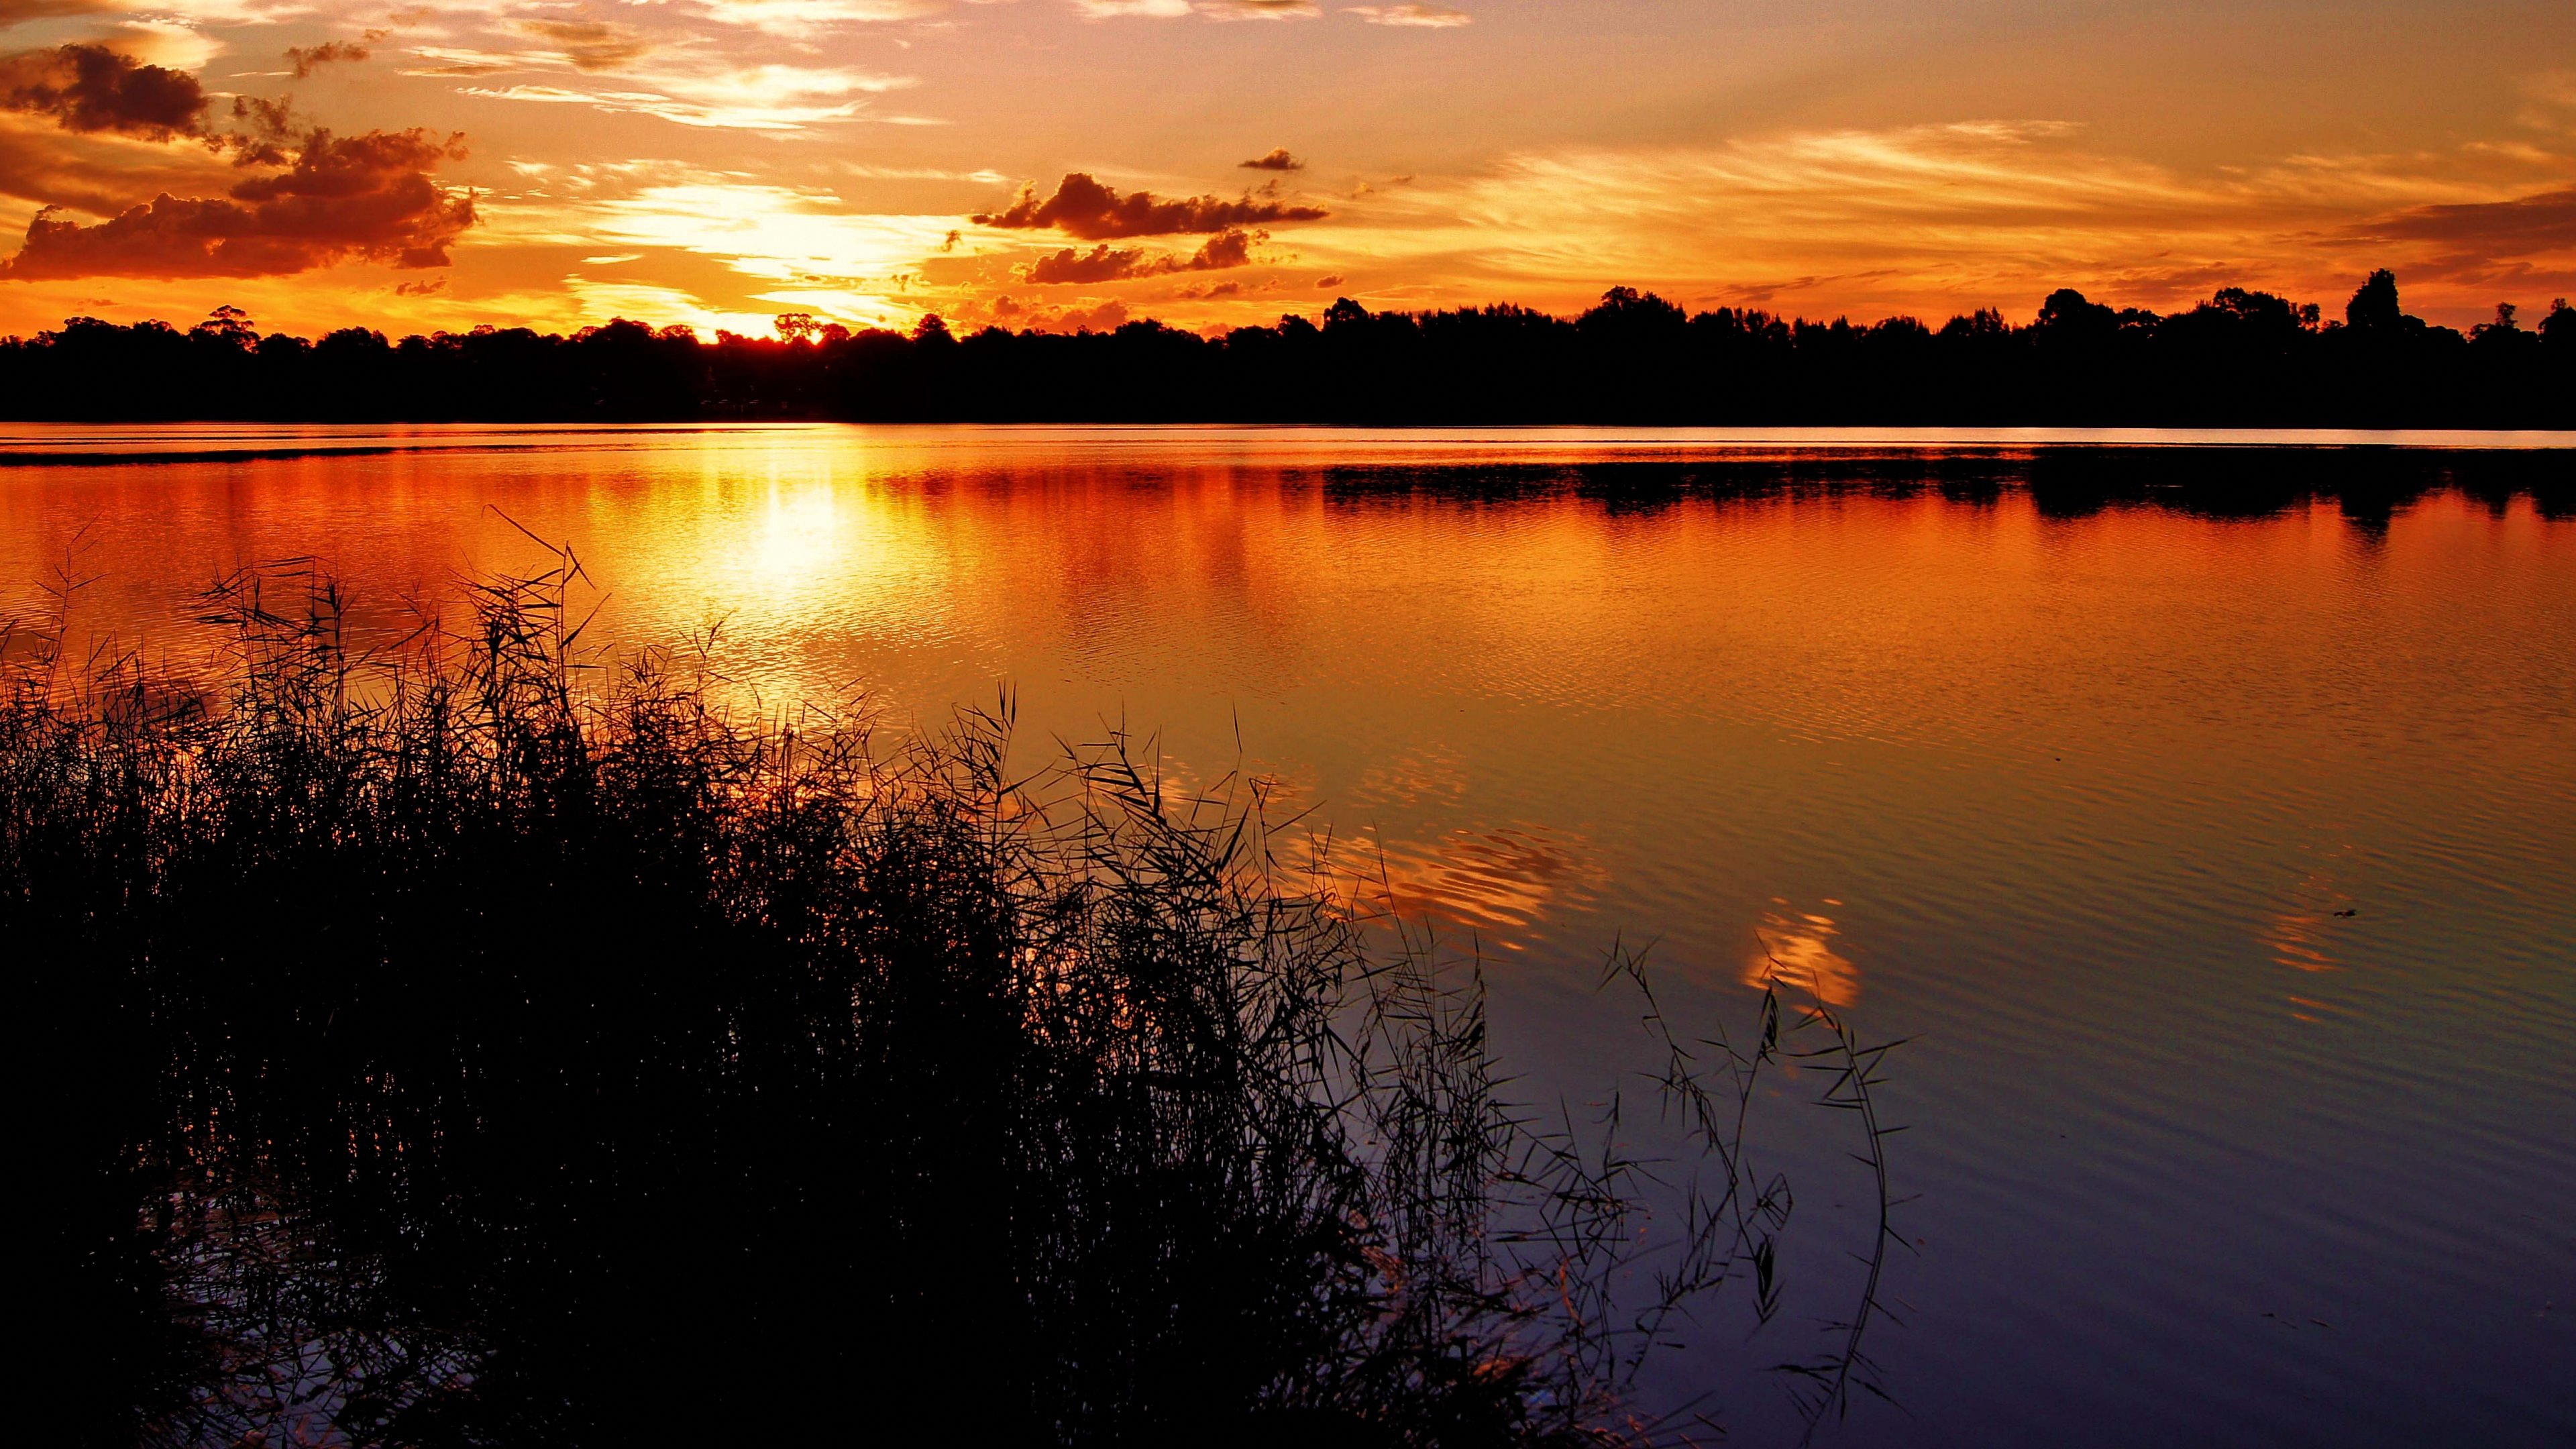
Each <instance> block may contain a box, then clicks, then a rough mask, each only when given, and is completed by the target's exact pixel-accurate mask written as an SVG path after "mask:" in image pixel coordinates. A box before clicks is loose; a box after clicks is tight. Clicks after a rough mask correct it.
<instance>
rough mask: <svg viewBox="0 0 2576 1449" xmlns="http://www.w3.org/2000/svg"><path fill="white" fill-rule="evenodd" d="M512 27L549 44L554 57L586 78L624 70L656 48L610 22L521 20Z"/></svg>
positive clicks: (634, 32) (632, 29) (632, 31)
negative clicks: (593, 74) (599, 72)
mask: <svg viewBox="0 0 2576 1449" xmlns="http://www.w3.org/2000/svg"><path fill="white" fill-rule="evenodd" d="M514 28H516V29H517V30H518V32H519V33H520V34H522V35H525V36H527V37H529V38H530V39H534V40H544V41H551V42H552V43H553V44H554V46H555V51H554V54H555V55H558V56H560V57H562V59H563V62H564V63H565V64H566V65H569V66H571V67H572V68H573V69H574V70H577V71H580V72H582V73H583V74H585V75H588V74H592V73H594V72H597V71H604V70H623V69H625V68H626V67H628V66H630V65H633V64H634V63H635V62H636V61H639V60H642V59H643V58H644V57H646V56H648V55H651V54H652V53H653V51H654V49H655V46H654V43H653V41H652V39H651V38H650V37H648V36H646V35H645V34H644V32H643V31H640V30H637V29H636V28H635V27H633V26H631V25H620V24H617V23H616V22H615V21H611V20H521V21H517V22H515V23H514Z"/></svg>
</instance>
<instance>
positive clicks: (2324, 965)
mask: <svg viewBox="0 0 2576 1449" xmlns="http://www.w3.org/2000/svg"><path fill="white" fill-rule="evenodd" d="M2335 853H2336V854H2338V855H2342V854H2349V853H2350V849H2349V847H2346V848H2345V849H2344V850H2339V851H2337V852H2335ZM2291 893H2292V894H2293V895H2294V896H2297V897H2298V898H2299V900H2298V903H2297V904H2296V905H2294V906H2292V907H2290V908H2289V909H2288V910H2283V911H2275V912H2273V913H2272V914H2271V915H2270V916H2269V917H2267V918H2266V919H2265V920H2264V923H2263V924H2262V925H2261V926H2259V927H2257V928H2256V929H2255V932H2254V939H2255V942H2256V943H2257V944H2259V945H2261V946H2262V947H2263V949H2264V950H2266V951H2269V952H2270V953H2271V954H2272V960H2273V962H2274V963H2275V964H2277V965H2281V966H2287V967H2289V968H2290V969H2292V970H2294V971H2340V970H2342V969H2343V968H2342V965H2341V964H2340V963H2339V962H2338V961H2337V959H2336V958H2335V957H2334V956H2333V955H2332V954H2330V953H2329V952H2328V951H2327V950H2326V947H2327V945H2328V944H2329V937H2330V936H2331V935H2332V933H2333V931H2334V923H2335V920H2336V913H2337V912H2339V911H2349V910H2352V909H2354V906H2353V905H2352V896H2351V895H2350V893H2348V892H2346V891H2345V890H2344V889H2343V888H2342V887H2340V886H2338V885H2336V884H2335V876H2334V872H2333V871H2332V870H2330V869H2325V868H2319V869H2317V870H2312V871H2310V872H2308V874H2307V877H2306V878H2305V879H2303V880H2301V881H2300V882H2299V883H2298V885H2297V886H2295V887H2294V888H2293V889H2292V892H2291ZM2294 1014H2295V1013H2294Z"/></svg>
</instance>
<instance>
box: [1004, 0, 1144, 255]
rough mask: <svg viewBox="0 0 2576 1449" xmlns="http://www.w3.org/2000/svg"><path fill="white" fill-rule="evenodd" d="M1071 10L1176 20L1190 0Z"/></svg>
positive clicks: (1090, 3) (1081, 4)
mask: <svg viewBox="0 0 2576 1449" xmlns="http://www.w3.org/2000/svg"><path fill="white" fill-rule="evenodd" d="M1073 8H1074V9H1076V10H1079V11H1081V12H1082V18H1083V19H1085V20H1115V19H1117V18H1118V17H1120V16H1122V15H1136V16H1143V17H1146V18H1148V19H1153V20H1177V19H1179V18H1180V17H1182V16H1184V15H1187V14H1189V13H1190V0H1073ZM1006 300H1007V299H1006Z"/></svg>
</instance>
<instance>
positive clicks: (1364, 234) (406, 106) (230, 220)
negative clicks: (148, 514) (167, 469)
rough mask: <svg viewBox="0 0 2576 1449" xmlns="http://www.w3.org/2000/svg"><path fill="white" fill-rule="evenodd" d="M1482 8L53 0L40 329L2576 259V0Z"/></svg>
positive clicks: (2024, 311)
mask: <svg viewBox="0 0 2576 1449" xmlns="http://www.w3.org/2000/svg"><path fill="white" fill-rule="evenodd" d="M1459 5H1460V7H1461V8H1455V9H1453V8H1450V7H1449V6H1447V5H1442V4H1429V3H1384V4H1374V5H1360V6H1350V5H1342V4H1338V3H1334V0H1313V3H1308V0H1001V3H952V0H658V3H631V4H630V3H615V0H610V3H599V4H582V3H565V4H546V3H513V0H474V3H468V4H438V5H396V6H390V7H389V6H386V5H383V4H340V3H335V0H319V3H295V0H170V3H159V4H155V3H135V4H131V5H127V4H124V3H123V0H0V27H5V28H0V256H5V257H6V258H7V259H6V260H5V261H0V332H14V333H30V332H33V331H35V330H37V329H40V328H44V327H50V326H53V325H56V324H57V323H58V322H59V321H60V319H62V318H64V317H66V316H70V315H75V314H88V315H94V316H101V317H107V318H111V319H115V320H131V319H134V318H138V317H145V316H156V317H164V318H168V319H171V320H173V321H177V322H180V323H182V324H183V325H184V324H185V323H187V322H190V321H193V320H195V319H196V318H198V317H201V316H203V315H204V314H205V313H206V312H207V311H208V310H209V309H210V308H212V307H215V306H217V305H221V304H233V305H238V306H241V307H243V308H246V309H247V310H248V311H249V312H250V313H251V314H252V315H253V317H254V318H255V319H256V320H257V321H258V323H259V324H260V325H261V326H263V327H271V328H286V329H290V330H296V331H305V332H311V331H317V330H321V329H327V328H331V327H338V326H346V325H350V324H363V325H367V326H372V327H377V328H380V329H383V330H385V331H387V332H393V333H401V332H406V331H420V330H427V329H432V328H439V327H449V328H458V327H464V326H470V325H473V324H475V323H479V322H494V323H498V324H501V325H512V324H517V323H527V324H531V325H536V326H540V327H546V328H560V327H572V326H578V325H581V324H583V323H586V322H598V321H605V320H607V319H608V318H610V317H612V316H630V317H636V318H639V319H642V320H645V321H649V322H653V323H656V324H663V323H673V322H678V323H687V324H691V325H694V326H696V327H698V328H700V329H701V330H706V329H712V328H715V327H731V328H733V329H736V330H743V331H751V330H759V331H766V330H767V328H768V325H769V319H770V318H771V317H772V316H773V315H774V314H777V313H779V312H783V311H789V310H799V311H807V312H811V313H814V314H816V315H817V316H820V317H826V318H834V319H839V320H841V321H844V322H847V323H849V324H851V325H860V324H880V325H893V326H908V325H910V324H911V323H912V321H913V320H914V319H916V318H917V317H918V316H920V315H921V314H922V313H924V312H928V311H937V312H940V313H942V314H943V315H945V316H947V317H948V318H950V319H951V320H952V322H955V323H960V324H963V325H966V326H974V325H981V324H983V323H985V322H991V321H1000V322H1003V323H1005V324H1007V325H1011V326H1014V327H1026V326H1033V325H1035V326H1051V327H1073V326H1081V325H1091V326H1095V327H1097V326H1103V325H1108V324H1112V323H1115V322H1116V321H1118V320H1121V319H1123V318H1125V317H1131V316H1153V317H1159V318H1162V319H1164V320H1166V321H1168V322H1171V323H1173V324H1174V325H1178V326H1187V327H1194V328H1196V327H1215V326H1225V325H1237V324H1250V323H1258V322H1267V321H1270V320H1273V319H1275V318H1276V317H1278V316H1279V315H1280V314H1281V313H1283V312H1303V313H1307V314H1312V313H1313V312H1315V311H1316V310H1318V309H1319V308H1320V307H1321V306H1322V305H1324V304H1325V303H1328V302H1329V301H1331V300H1332V298H1333V297H1335V296H1336V295H1348V296H1351V297H1354V298H1357V299H1359V300H1360V301H1362V302H1364V303H1366V304H1367V305H1368V306H1370V307H1372V308H1410V307H1421V306H1434V305H1436V306H1455V305H1461V304H1472V303H1482V302H1490V301H1517V302H1522V303H1526V304H1530V305H1534V306H1543V307H1548V308H1552V309H1557V310H1572V309H1575V308H1578V307H1579V306H1581V305H1582V304H1583V303H1584V302H1585V301H1587V300H1588V299H1589V298H1591V297H1593V296H1595V295H1597V294H1598V293H1599V292H1600V291H1601V290H1602V289H1603V288H1604V287H1605V286H1608V285H1611V284H1614V283H1629V284H1634V285H1637V286H1641V287H1649V288H1653V289H1655V290H1658V291H1661V292H1663V293H1664V294H1665V295H1667V296H1669V297H1672V298H1673V299H1675V300H1676V301H1680V302H1682V303H1683V304H1685V305H1687V306H1691V307H1694V308H1696V307H1706V306H1714V305H1720V304H1735V305H1746V304H1751V305H1759V306H1763V307H1767V308H1770V309H1773V310H1777V311H1785V312H1792V313H1800V314H1805V315H1811V316H1833V315H1837V314H1849V315H1851V316H1853V317H1854V318H1855V319H1864V320H1866V319H1874V318H1877V317H1880V316H1884V315H1887V314H1890V313H1895V312H1911V313H1915V314H1918V315H1923V316H1927V317H1931V318H1933V319H1935V320H1936V321H1937V319H1938V318H1939V317H1942V316H1946V315H1948V314H1949V313H1951V312H1955V311H1965V310H1969V309H1971V308H1974V307H1978V306H1988V305H1991V306H1997V307H2001V308H2002V309H2003V310H2004V311H2005V312H2006V313H2007V314H2008V315H2010V316H2013V317H2015V318H2016V319H2027V317H2028V316H2029V314H2030V313H2031V312H2032V311H2033V310H2034V309H2035V308H2036V306H2037V305H2038V302H2039V300H2040V298H2041V296H2042V295H2044V294H2045V293H2046V291H2047V290H2048V289H2049V288H2051V287H2053V286H2057V285H2068V284H2071V285H2074V286H2078V287H2081V288H2083V289H2084V290H2085V291H2086V292H2088V293H2090V294H2091V295H2093V296H2094V297H2095V298H2096V299H2097V300H2104V301H2110V302H2113V303H2117V304H2132V305H2141V306H2149V307H2154V308H2157V309H2159V310H2168V309H2171V308H2174V307H2176V306H2187V305H2188V304H2189V303H2190V302H2191V301H2193V300H2194V299H2196V298H2198V297H2201V296H2205V295H2206V294H2207V293H2208V292H2209V291H2210V290H2211V289H2212V288H2213V287H2216V286H2219V285H2224V284H2226V283H2228V282H2243V283H2246V284H2249V285H2257V286H2264V287H2268V288H2272V289H2274V290H2280V291H2285V292H2288V293H2289V294H2291V295H2292V296H2293V297H2294V298H2296V299H2297V300H2301V301H2319V302H2324V303H2326V304H2327V307H2328V311H2329V314H2330V315H2331V314H2332V313H2333V312H2334V311H2336V310H2337V309H2339V307H2340V305H2341V303H2342V301H2343V299H2344V298H2345V297H2346V296H2347V295H2349V293H2350V292H2351V290H2352V288H2353V286H2354V285H2355V284H2356V283H2357V281H2358V280H2359V278H2360V277H2361V275H2362V274H2363V273H2365V272H2366V271H2368V270H2369V269H2370V268H2371V267H2374V266H2383V265H2384V266H2390V267H2393V268H2395V269H2396V270H2397V272H2398V274H2399V278H2400V281H2401V284H2402V285H2403V287H2404V289H2405V297H2406V302H2407V305H2408V308H2409V310H2411V311H2415V312H2418V313H2421V314H2423V315H2425V316H2427V317H2430V318H2433V319H2435V320H2437V321H2443V322H2449V323H2453V324H2462V323H2467V322H2471V321H2475V320H2479V319H2482V318H2484V317H2486V316H2488V315H2489V314H2491V312H2492V310H2493V308H2494V306H2495V304H2496V303H2498V302H2508V301H2509V302H2515V303H2518V304H2520V305H2521V306H2522V307H2523V308H2524V309H2525V315H2526V316H2527V317H2528V316H2536V315H2537V313H2538V312H2539V311H2540V310H2542V309H2545V308H2546V307H2547V306H2548V304H2549V300H2550V299H2551V298H2552V297H2555V296H2563V295H2568V294H2570V293H2576V5H2571V4H2569V3H2567V0H2548V3H2508V0H2474V3H2473V0H2460V3H2434V0H2414V3H2403V4H2401V3H2387V0H2361V3H2352V0H2344V3H2323V0H2317V3H2298V0H2231V3H2215V0H2211V3H2159V4H2112V3H2102V0H2044V3H2043V0H1902V3H1900V0H1823V3H1804V4H1789V3H1785V0H1729V3H1701V0H1459ZM156 67H157V68H158V69H155V68H156ZM172 72H175V73H176V74H172ZM191 78H193V80H192V79H191ZM199 102H202V104H199ZM281 102H283V103H285V109H284V110H282V111H281V110H280V109H279V108H278V103H281ZM324 132H327V133H328V134H327V136H326V135H324V134H322V133H324ZM47 208H53V210H51V211H48V210H47ZM40 218H42V224H41V225H39V224H38V223H39V219H40ZM979 218H980V219H979Z"/></svg>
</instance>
